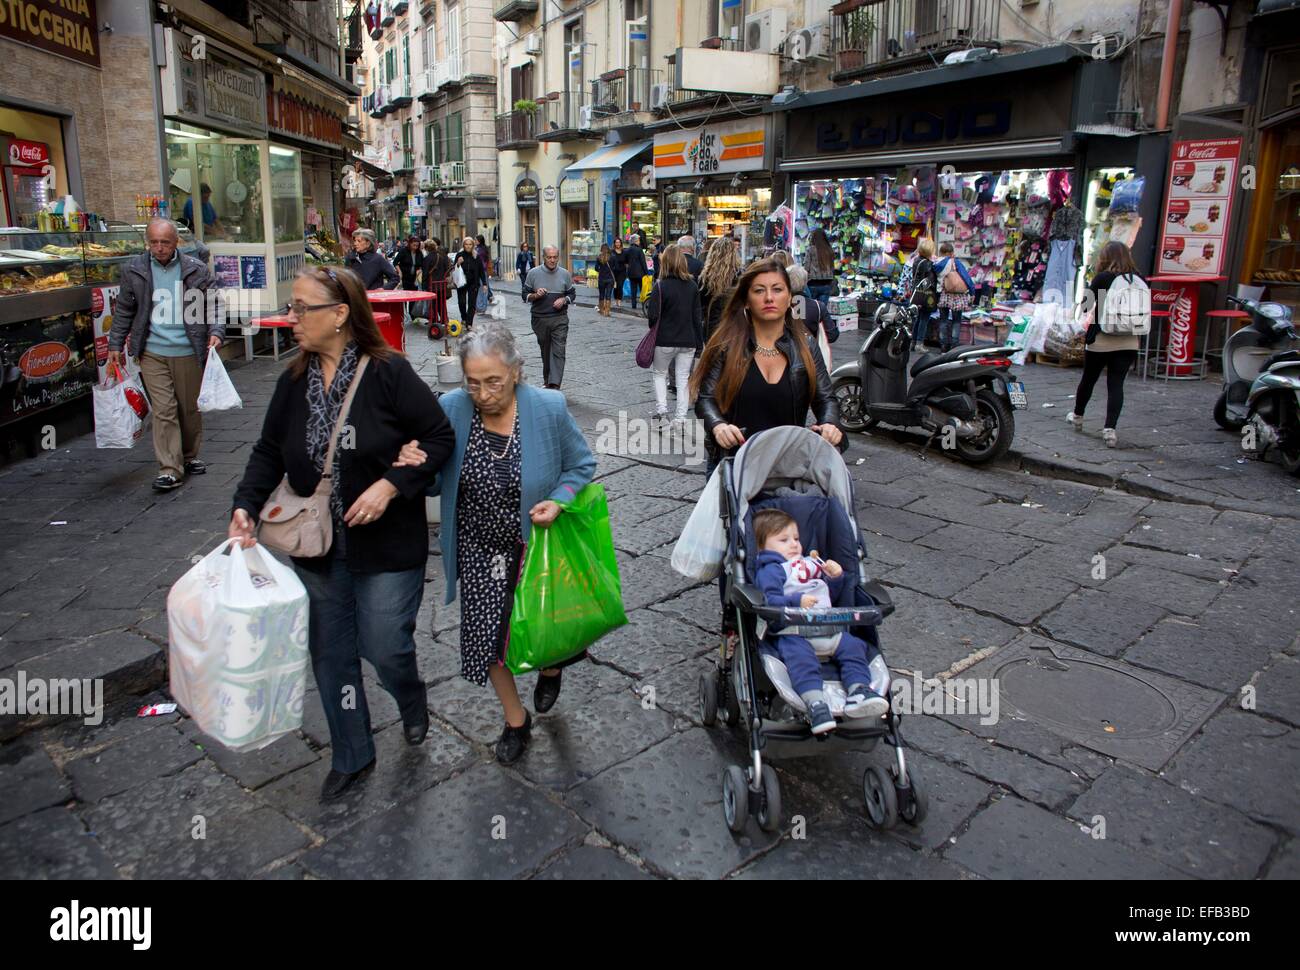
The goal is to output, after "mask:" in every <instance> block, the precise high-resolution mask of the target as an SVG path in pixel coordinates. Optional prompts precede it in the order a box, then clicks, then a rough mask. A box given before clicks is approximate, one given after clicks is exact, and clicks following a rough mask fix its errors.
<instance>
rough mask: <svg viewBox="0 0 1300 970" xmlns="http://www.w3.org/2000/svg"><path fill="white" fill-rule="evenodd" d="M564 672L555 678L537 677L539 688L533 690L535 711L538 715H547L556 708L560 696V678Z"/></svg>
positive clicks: (542, 675) (557, 674)
mask: <svg viewBox="0 0 1300 970" xmlns="http://www.w3.org/2000/svg"><path fill="white" fill-rule="evenodd" d="M563 674H564V671H562V670H561V671H558V672H557V673H556V674H555V676H554V677H548V676H546V674H538V675H537V686H536V687H535V688H533V710H535V711H536V712H537V713H538V714H545V713H546V712H547V711H549V710H550V709H551V708H552V707H554V706H555V702H556V700H557V699H558V698H559V696H560V677H561V676H562V675H563Z"/></svg>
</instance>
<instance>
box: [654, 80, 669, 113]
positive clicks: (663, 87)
mask: <svg viewBox="0 0 1300 970" xmlns="http://www.w3.org/2000/svg"><path fill="white" fill-rule="evenodd" d="M671 91H672V88H670V87H669V86H668V85H667V84H656V85H655V86H654V87H652V88H651V89H650V110H651V111H658V110H659V109H660V108H666V107H668V98H669V94H670V92H671Z"/></svg>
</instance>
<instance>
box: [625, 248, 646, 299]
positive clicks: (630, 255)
mask: <svg viewBox="0 0 1300 970" xmlns="http://www.w3.org/2000/svg"><path fill="white" fill-rule="evenodd" d="M647 273H649V270H648V269H647V268H646V261H645V252H644V251H643V250H642V249H641V247H640V246H638V245H637V244H636V242H635V237H633V242H631V243H629V244H628V247H627V278H628V280H629V281H630V282H631V284H632V308H633V309H636V308H637V307H638V306H640V305H641V281H642V280H644V279H645V278H646V274H647Z"/></svg>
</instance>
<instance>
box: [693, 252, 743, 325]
mask: <svg viewBox="0 0 1300 970" xmlns="http://www.w3.org/2000/svg"><path fill="white" fill-rule="evenodd" d="M738 279H740V252H739V250H737V249H736V247H735V246H734V245H732V244H731V241H730V240H729V239H723V240H720V241H718V242H716V243H714V244H713V245H712V246H710V247H709V255H708V257H707V258H706V259H705V260H704V270H703V272H701V273H700V299H701V300H702V301H703V303H704V342H705V343H708V341H709V338H710V337H712V336H713V331H714V330H716V329H717V327H718V321H719V320H721V319H722V311H723V309H724V308H725V307H726V305H727V301H728V300H729V299H731V293H732V291H733V290H735V288H736V280H738Z"/></svg>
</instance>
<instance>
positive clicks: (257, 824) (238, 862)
mask: <svg viewBox="0 0 1300 970" xmlns="http://www.w3.org/2000/svg"><path fill="white" fill-rule="evenodd" d="M223 823H224V824H223ZM308 841H309V840H308V836H307V833H305V832H304V831H303V830H302V829H301V828H299V827H298V826H296V825H294V824H293V823H292V822H290V821H289V820H288V819H286V818H285V817H284V816H283V815H281V814H280V813H279V812H276V811H274V810H273V809H270V808H258V809H254V810H253V811H251V812H249V813H247V814H246V815H242V816H240V817H239V818H238V819H237V820H234V819H216V820H213V821H211V822H209V823H208V824H207V827H206V832H205V837H204V838H201V839H197V838H192V837H191V838H184V839H181V840H180V841H178V842H173V843H170V844H168V845H162V846H155V847H153V849H152V851H151V852H150V854H149V855H147V856H145V858H144V859H142V860H141V861H140V864H139V866H138V868H137V869H136V872H135V877H136V878H137V879H247V878H248V877H249V876H251V875H252V874H253V873H254V872H256V871H257V870H258V869H261V868H262V867H263V866H268V865H270V864H271V863H273V862H275V861H276V860H277V859H283V858H285V857H286V856H289V855H291V854H293V853H294V852H295V851H297V850H299V849H302V848H303V847H305V846H306V845H307V844H308Z"/></svg>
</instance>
